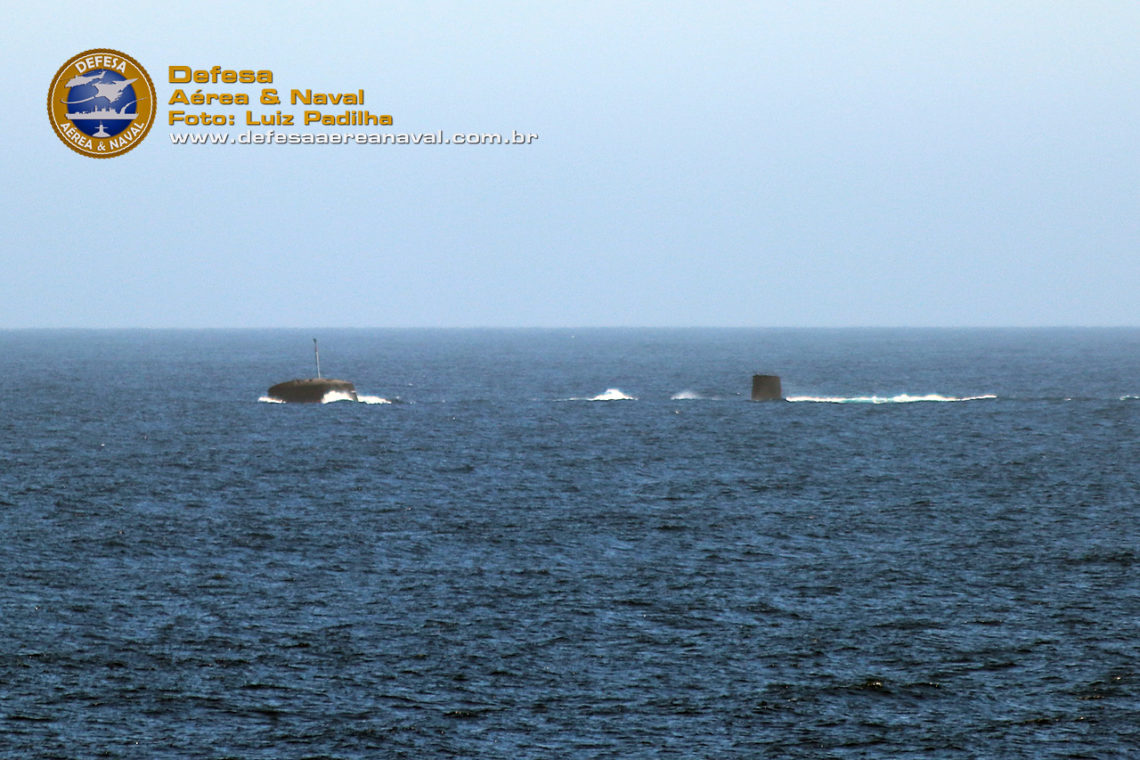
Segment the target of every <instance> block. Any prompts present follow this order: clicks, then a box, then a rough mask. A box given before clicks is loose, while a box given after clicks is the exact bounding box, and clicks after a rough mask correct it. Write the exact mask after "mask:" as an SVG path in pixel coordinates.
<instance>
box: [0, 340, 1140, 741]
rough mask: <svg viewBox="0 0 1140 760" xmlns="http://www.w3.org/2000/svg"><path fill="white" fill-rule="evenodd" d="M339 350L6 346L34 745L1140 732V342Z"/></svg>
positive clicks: (253, 344)
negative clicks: (760, 389) (314, 397)
mask: <svg viewBox="0 0 1140 760" xmlns="http://www.w3.org/2000/svg"><path fill="white" fill-rule="evenodd" d="M311 337H312V336H311V335H310V334H308V333H299V332H294V331H232V332H229V331H205V332H161V331H159V332H153V331H138V332H131V331H124V332H66V331H48V332H38V331H30V332H24V331H20V332H0V356H3V360H2V361H3V362H4V364H3V367H4V381H5V389H4V393H3V395H2V396H0V459H2V462H3V464H2V465H0V535H2V537H3V542H4V543H3V550H2V551H0V572H2V574H3V580H4V583H3V585H2V586H0V757H11V758H24V757H45V758H52V757H58V758H79V757H114V758H117V757H137V758H183V757H208V758H224V757H240V758H294V757H295V758H302V757H333V758H365V757H368V758H373V757H392V758H400V757H409V758H412V757H414V758H437V757H439V758H448V757H458V758H611V757H612V758H636V757H645V758H654V757H675V758H754V757H771V758H799V757H802V758H820V757H824V758H864V757H866V758H880V757H914V758H974V757H1002V758H1037V757H1056V758H1081V757H1087V758H1112V757H1129V756H1132V753H1134V752H1135V751H1136V747H1138V746H1140V723H1138V722H1137V719H1136V716H1137V715H1138V714H1140V671H1138V667H1140V666H1138V664H1137V663H1140V540H1138V539H1140V530H1138V528H1137V524H1138V518H1140V467H1138V465H1137V462H1140V444H1138V440H1140V330H1123V329H1122V330H1011V331H996V330H994V331H936V330H838V331H822V330H803V331H763V330H756V331H749V330H677V331H668V330H658V331H653V330H585V331H581V330H579V331H571V330H550V331H477V330H476V331H414V330H403V331H379V330H377V331H363V330H362V331H323V332H322V333H321V334H320V335H319V336H318V337H320V338H321V361H322V369H323V370H324V371H325V374H326V375H332V376H335V377H342V378H345V379H349V380H352V381H354V382H355V383H356V386H357V388H358V390H359V391H360V393H361V394H362V396H364V397H365V398H366V400H368V401H371V402H372V403H354V402H351V401H338V402H336V403H328V404H323V405H290V404H273V403H265V402H264V401H259V398H261V397H262V396H263V395H264V394H265V389H266V388H267V387H268V386H269V385H271V384H273V383H276V382H280V381H282V380H286V379H289V378H291V377H299V376H307V375H309V374H312V371H311V369H310V364H309V361H310V359H311V355H310V354H309V353H308V352H309V351H310V349H311V345H312V344H311V341H310V338H311ZM755 371H764V372H772V373H776V374H779V375H781V376H782V377H783V385H784V391H785V393H786V395H787V396H788V397H789V399H791V400H792V401H791V402H790V403H787V402H784V403H782V402H771V403H752V402H750V401H748V400H747V393H748V388H749V385H750V376H751V374H752V373H753V372H755ZM381 401H390V402H392V403H381Z"/></svg>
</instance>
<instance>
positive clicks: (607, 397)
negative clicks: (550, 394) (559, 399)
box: [570, 388, 637, 401]
mask: <svg viewBox="0 0 1140 760" xmlns="http://www.w3.org/2000/svg"><path fill="white" fill-rule="evenodd" d="M570 400H571V401H637V396H630V395H629V394H628V393H625V392H624V391H622V390H621V389H620V388H606V390H605V391H604V392H602V393H599V394H598V395H597V396H588V397H586V398H572V399H570Z"/></svg>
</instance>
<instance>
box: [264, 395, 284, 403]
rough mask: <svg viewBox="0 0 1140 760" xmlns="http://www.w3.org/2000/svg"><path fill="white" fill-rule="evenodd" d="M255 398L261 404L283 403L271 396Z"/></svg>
mask: <svg viewBox="0 0 1140 760" xmlns="http://www.w3.org/2000/svg"><path fill="white" fill-rule="evenodd" d="M257 400H258V401H260V402H261V403H263V404H284V403H285V402H284V401H282V400H281V399H279V398H273V397H272V396H261V397H260V398H258V399H257Z"/></svg>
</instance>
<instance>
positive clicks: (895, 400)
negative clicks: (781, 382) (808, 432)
mask: <svg viewBox="0 0 1140 760" xmlns="http://www.w3.org/2000/svg"><path fill="white" fill-rule="evenodd" d="M995 398H997V396H996V395H994V394H992V393H987V394H985V395H982V396H943V395H941V394H939V393H928V394H926V395H924V396H912V395H911V394H909V393H900V394H898V395H897V396H788V397H787V400H788V401H800V402H805V401H806V402H811V403H816V404H914V403H918V402H923V401H926V402H956V401H985V400H988V399H995Z"/></svg>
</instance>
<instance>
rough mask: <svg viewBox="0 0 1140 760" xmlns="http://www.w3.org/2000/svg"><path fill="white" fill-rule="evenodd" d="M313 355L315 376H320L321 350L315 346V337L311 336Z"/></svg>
mask: <svg viewBox="0 0 1140 760" xmlns="http://www.w3.org/2000/svg"><path fill="white" fill-rule="evenodd" d="M313 356H315V357H316V358H317V377H318V378H320V376H321V351H320V349H318V348H317V339H316V338H313Z"/></svg>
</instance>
